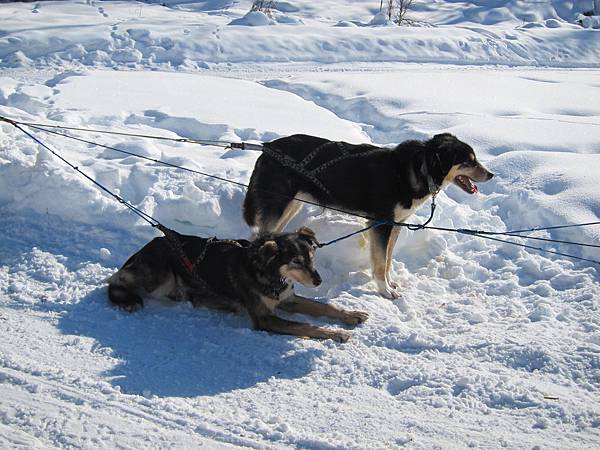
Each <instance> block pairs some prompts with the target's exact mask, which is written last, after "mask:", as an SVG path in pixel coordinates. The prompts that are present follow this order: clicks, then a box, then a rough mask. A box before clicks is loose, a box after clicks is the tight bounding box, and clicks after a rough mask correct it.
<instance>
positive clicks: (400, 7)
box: [394, 0, 600, 25]
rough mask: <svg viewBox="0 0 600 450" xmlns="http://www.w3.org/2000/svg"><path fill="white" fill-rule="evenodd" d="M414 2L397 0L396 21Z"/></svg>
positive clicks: (399, 22) (397, 21) (398, 20)
mask: <svg viewBox="0 0 600 450" xmlns="http://www.w3.org/2000/svg"><path fill="white" fill-rule="evenodd" d="M596 1H600V0H596ZM412 2H413V0H396V17H395V19H396V20H394V22H396V23H397V24H398V25H400V24H401V23H402V21H403V20H404V16H405V14H406V11H408V10H409V9H410V7H411V5H412Z"/></svg>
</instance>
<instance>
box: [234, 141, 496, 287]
mask: <svg viewBox="0 0 600 450" xmlns="http://www.w3.org/2000/svg"><path fill="white" fill-rule="evenodd" d="M264 146H265V151H264V152H263V154H262V155H261V156H260V157H259V158H258V160H257V162H256V166H255V167H254V172H253V173H252V177H251V179H250V187H249V189H248V193H247V195H246V199H245V201H244V217H245V219H246V222H247V223H248V225H250V226H254V227H256V229H257V230H258V232H265V231H272V232H273V231H275V232H280V231H283V229H284V228H285V226H286V225H287V224H288V222H289V221H290V220H291V219H292V218H293V217H294V216H295V215H296V214H297V213H298V211H299V210H300V208H301V207H302V203H301V202H299V201H297V200H294V198H299V199H308V200H311V201H313V202H316V203H318V204H322V205H326V206H332V207H335V208H338V209H341V210H345V211H349V212H353V213H357V214H360V215H363V216H367V217H370V218H373V219H374V220H376V221H397V222H404V221H405V220H407V219H408V217H409V216H410V215H411V214H413V213H414V211H415V210H416V209H417V208H418V207H419V206H420V205H421V204H423V202H425V201H426V200H427V199H429V198H430V197H431V195H432V193H435V192H437V191H439V190H440V189H443V188H444V187H446V186H447V185H449V184H451V183H454V184H455V185H456V186H458V187H460V188H461V189H462V190H463V191H465V192H467V193H469V194H473V193H475V192H477V186H476V185H475V184H474V183H473V181H477V182H483V181H488V180H489V179H491V178H492V176H493V174H492V173H490V172H489V171H488V170H487V169H486V168H485V167H483V166H482V165H481V164H480V163H479V162H478V161H477V158H476V157H475V153H474V151H473V149H472V148H471V147H470V146H469V145H467V144H465V143H464V142H461V141H460V140H458V139H457V138H456V137H454V136H453V135H451V134H447V133H445V134H439V135H436V136H434V137H433V138H432V139H430V140H428V141H415V140H411V141H405V142H403V143H401V144H399V145H398V146H397V147H395V148H381V147H375V146H373V145H367V144H362V145H353V144H348V143H345V142H333V141H329V140H327V139H322V138H318V137H314V136H307V135H301V134H298V135H293V136H289V137H285V138H281V139H277V140H275V141H272V142H269V143H266V144H264ZM398 233H399V228H398V227H393V226H391V225H381V226H378V227H375V228H372V229H371V230H369V241H370V253H371V267H372V274H373V278H374V280H375V282H376V284H377V287H378V289H379V291H380V292H381V293H382V294H383V295H384V296H386V297H388V298H396V297H398V296H399V292H398V291H397V289H398V285H397V283H395V282H394V281H392V280H391V279H390V277H389V271H390V266H391V261H392V252H393V249H394V245H395V243H396V240H397V238H398Z"/></svg>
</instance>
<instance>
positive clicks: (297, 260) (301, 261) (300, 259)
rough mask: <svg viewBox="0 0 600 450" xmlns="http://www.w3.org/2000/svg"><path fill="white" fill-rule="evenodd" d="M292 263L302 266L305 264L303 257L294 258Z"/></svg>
mask: <svg viewBox="0 0 600 450" xmlns="http://www.w3.org/2000/svg"><path fill="white" fill-rule="evenodd" d="M290 264H292V265H294V266H301V265H303V264H304V261H303V260H302V258H294V259H292V260H291V261H290Z"/></svg>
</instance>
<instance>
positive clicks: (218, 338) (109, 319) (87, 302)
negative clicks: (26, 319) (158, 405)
mask: <svg viewBox="0 0 600 450" xmlns="http://www.w3.org/2000/svg"><path fill="white" fill-rule="evenodd" d="M59 328H60V329H61V331H62V332H63V333H64V334H67V335H75V336H78V337H82V336H89V337H91V338H93V339H94V342H93V344H92V345H91V349H90V351H92V352H95V353H99V357H100V358H103V359H104V360H105V361H106V363H107V364H112V367H111V368H110V369H108V370H107V371H105V373H104V376H106V377H107V378H108V379H109V380H110V383H111V384H112V385H113V386H118V387H119V388H120V391H121V392H123V393H126V394H137V395H144V396H152V395H156V396H159V397H167V396H168V397H171V396H175V397H195V396H203V395H215V394H220V393H225V392H230V391H233V390H236V389H245V388H250V387H252V386H254V385H256V384H257V383H261V382H266V381H268V380H269V379H272V378H284V379H295V378H300V377H302V376H304V375H306V374H308V373H309V372H310V371H311V367H312V362H313V360H314V359H315V358H317V357H318V356H319V354H320V353H321V351H320V350H318V349H317V348H315V346H314V345H298V340H297V338H293V337H290V336H278V335H273V334H269V333H265V332H257V331H254V330H252V329H250V320H249V319H248V318H247V317H245V316H244V315H240V314H237V315H236V314H231V313H224V312H219V311H211V310H207V309H202V308H198V309H193V308H192V307H191V306H188V305H186V304H174V306H173V305H165V303H164V302H157V301H150V302H147V303H146V307H145V308H144V309H142V310H141V311H138V312H135V313H133V314H129V313H126V312H123V311H120V310H118V309H116V308H114V307H112V306H111V305H110V304H109V303H108V300H107V292H106V288H99V289H96V290H95V291H93V292H92V293H90V294H89V295H87V296H86V297H84V298H82V299H81V300H80V301H79V302H78V303H76V304H73V305H72V307H71V308H70V309H68V310H67V311H63V315H62V317H61V319H60V321H59ZM74 340H75V341H76V342H77V339H76V338H75V339H74Z"/></svg>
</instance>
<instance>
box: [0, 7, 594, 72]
mask: <svg viewBox="0 0 600 450" xmlns="http://www.w3.org/2000/svg"><path fill="white" fill-rule="evenodd" d="M212 3H213V2H196V3H195V4H194V5H193V6H192V3H190V2H177V3H171V4H169V5H170V6H172V7H173V6H177V7H178V8H179V7H181V8H186V9H187V10H188V11H187V12H186V14H185V15H182V14H181V11H180V10H179V9H177V8H175V9H173V8H172V7H163V6H161V5H159V4H151V5H147V4H142V3H136V4H135V6H132V5H131V4H130V3H128V2H103V3H102V5H103V6H102V7H101V8H99V7H98V6H94V5H92V4H91V3H86V2H83V1H75V2H69V3H68V5H63V4H60V3H58V5H60V7H56V6H55V5H54V4H53V2H44V3H41V4H40V5H38V7H37V8H36V10H37V13H36V14H31V5H28V4H20V3H15V4H10V5H5V6H4V7H3V8H2V11H0V14H2V16H3V24H4V25H3V30H4V35H3V36H1V37H0V60H1V63H2V65H3V66H5V67H30V66H32V65H33V66H35V65H38V66H39V65H57V64H59V65H60V64H64V63H69V64H76V65H80V66H88V67H89V66H92V67H156V66H160V67H162V68H163V69H168V68H178V69H182V70H195V69H198V68H206V67H207V65H214V64H222V63H225V64H227V63H236V64H246V63H256V62H263V63H267V62H275V61H277V62H291V61H294V62H306V61H311V62H314V61H318V62H321V63H336V62H337V63H339V62H356V61H365V62H366V61H374V62H392V61H395V62H398V61H403V62H404V61H418V62H438V63H456V64H507V65H543V66H555V67H563V66H569V67H597V66H598V61H600V46H598V45H597V36H596V33H595V31H594V30H586V29H582V28H581V27H580V26H579V25H576V24H574V23H570V22H569V21H571V22H572V21H574V20H575V12H572V14H573V15H572V17H571V18H570V19H567V20H569V21H565V18H566V17H567V16H569V14H571V12H568V11H567V12H566V10H565V6H561V2H553V4H552V6H550V5H545V6H544V7H540V8H536V10H535V12H534V13H532V12H530V13H527V12H525V11H524V10H525V9H530V8H523V7H522V6H520V3H519V2H516V1H513V2H508V4H506V5H505V6H499V7H498V8H494V7H493V6H492V7H486V8H482V7H481V6H480V5H478V4H477V2H474V3H473V4H471V5H470V6H469V7H468V8H466V9H463V5H462V3H461V4H460V5H459V4H456V3H454V2H443V3H442V4H441V5H437V4H436V5H437V6H436V7H429V6H426V5H420V6H419V7H418V8H416V11H415V14H414V17H413V20H420V19H422V20H421V22H425V21H428V22H427V24H429V25H432V24H436V25H437V26H435V27H433V26H427V27H395V26H394V27H377V29H376V30H373V29H372V27H370V26H359V27H339V26H338V27H336V26H333V25H335V24H336V23H338V22H340V21H341V20H345V21H346V22H347V23H355V24H361V25H367V24H368V22H369V21H370V20H371V19H372V17H373V13H372V12H369V9H368V8H367V7H366V5H365V4H364V3H363V2H353V4H352V5H351V6H350V7H347V6H346V5H345V4H344V7H343V8H337V7H335V6H334V5H327V4H322V5H321V4H319V5H314V4H309V3H306V2H301V3H298V4H297V11H294V12H289V13H285V14H283V15H282V14H280V13H276V14H275V16H274V17H275V20H276V21H277V22H278V23H280V24H282V25H285V24H295V25H298V26H293V27H292V26H282V27H264V26H258V27H250V28H252V31H251V32H249V31H248V29H247V28H246V27H239V26H226V25H227V24H255V25H257V24H263V25H264V24H267V23H272V22H273V20H272V19H270V18H269V17H267V16H266V15H264V14H263V13H260V12H251V13H248V14H247V15H245V16H244V17H243V18H240V16H237V18H234V17H235V16H236V15H237V14H238V13H239V14H240V15H242V10H241V9H240V8H241V5H240V8H237V7H235V8H234V7H233V6H232V5H230V4H227V5H222V6H225V7H226V8H227V7H228V6H232V7H231V8H228V9H226V12H225V14H223V15H221V14H213V13H212V12H211V11H214V8H215V7H216V6H215V5H214V4H212ZM502 3H507V2H502ZM562 3H564V2H562ZM546 6H548V8H547V7H546ZM100 9H102V11H101V12H100ZM288 9H289V8H288ZM292 9H293V8H292ZM558 12H560V14H559V13H558ZM246 13H247V10H246V11H244V14H246ZM74 16H76V17H78V20H77V23H76V24H72V25H68V26H63V25H67V24H70V23H71V21H72V18H73V17H74ZM442 16H443V17H445V21H442V20H441V18H442ZM323 17H330V19H327V20H325V19H323ZM333 17H335V18H336V20H334V21H331V19H333ZM232 18H234V19H233V21H232ZM452 18H453V19H452ZM519 18H521V19H522V20H520V19H519ZM509 19H510V20H509ZM525 19H528V20H529V21H528V22H526V23H525V22H523V20H525ZM39 21H43V22H44V23H49V24H53V25H52V26H49V27H38V26H37V23H39ZM27 23H29V24H30V25H27V26H24V25H23V24H27ZM302 23H303V24H302ZM491 24H493V26H491ZM482 25H487V26H486V28H485V29H483V28H481V26H482ZM57 27H60V29H61V32H60V33H59V34H56V33H53V32H52V31H53V30H54V29H56V28H57ZM248 33H250V35H249V34H248ZM249 36H250V37H249Z"/></svg>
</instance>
